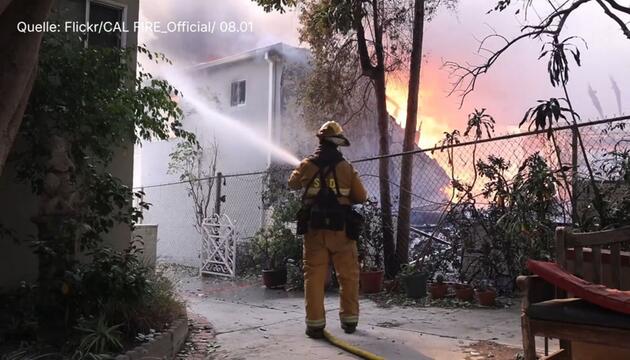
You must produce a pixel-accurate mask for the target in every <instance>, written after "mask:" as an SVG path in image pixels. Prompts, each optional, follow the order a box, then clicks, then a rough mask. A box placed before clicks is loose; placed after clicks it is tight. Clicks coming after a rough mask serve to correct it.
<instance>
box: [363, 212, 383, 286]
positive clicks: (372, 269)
mask: <svg viewBox="0 0 630 360" xmlns="http://www.w3.org/2000/svg"><path fill="white" fill-rule="evenodd" d="M361 215H363V218H364V220H365V225H364V226H363V228H362V229H361V234H360V235H359V240H358V244H357V247H358V250H359V263H360V266H361V272H360V274H359V279H360V284H361V291H363V292H364V293H366V294H374V293H379V292H381V291H382V290H383V277H384V273H385V272H384V271H383V229H382V227H381V221H380V216H381V214H380V208H379V207H378V204H377V203H376V202H375V201H373V200H368V201H367V202H366V203H365V204H364V205H363V206H362V207H361Z"/></svg>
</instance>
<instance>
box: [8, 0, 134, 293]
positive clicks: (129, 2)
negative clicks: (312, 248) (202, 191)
mask: <svg viewBox="0 0 630 360" xmlns="http://www.w3.org/2000/svg"><path fill="white" fill-rule="evenodd" d="M138 11H139V0H57V1H56V2H55V4H54V7H53V12H52V14H51V16H50V20H51V21H60V22H65V21H74V22H77V23H87V22H92V23H94V22H100V21H115V22H121V23H124V24H127V28H130V29H133V26H130V25H129V24H132V23H133V22H135V21H137V20H138ZM136 44H137V34H135V33H133V32H129V33H115V32H111V33H100V34H96V33H92V34H90V35H89V38H88V40H87V45H88V46H121V47H133V46H135V45H136ZM131 145H132V144H130V145H129V147H127V148H125V149H120V150H119V151H118V152H117V154H116V158H115V159H114V161H113V162H112V165H111V172H112V174H113V175H115V176H116V177H118V178H119V179H121V180H122V181H123V183H125V184H128V185H131V184H132V181H133V146H131ZM16 146H19V138H18V140H17V141H16ZM36 213H37V198H36V197H35V196H34V195H33V193H32V192H31V189H30V187H29V186H27V185H22V184H17V183H16V182H15V170H14V169H12V167H11V165H10V164H9V166H7V168H6V169H5V171H4V172H3V174H2V176H1V177H0V223H2V224H5V225H7V226H8V227H10V228H11V229H12V230H14V231H15V232H16V233H17V235H18V236H20V237H21V238H26V237H28V236H34V235H36V227H35V225H34V224H33V223H32V221H31V219H32V218H33V216H35V215H36ZM130 238H131V234H130V230H129V227H128V226H123V225H120V226H117V227H115V228H114V229H113V230H112V231H111V232H110V234H108V236H107V243H108V245H111V246H113V247H116V248H119V249H121V248H124V247H126V246H127V245H128V244H129V239H130ZM37 267H38V265H37V257H36V256H35V255H34V254H33V252H32V249H31V248H30V247H29V246H28V244H27V243H21V244H17V243H14V242H13V241H11V240H10V239H0V290H1V289H6V288H11V287H15V286H17V285H19V283H20V282H21V281H34V280H35V279H36V278H37Z"/></svg>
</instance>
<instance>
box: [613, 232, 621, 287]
mask: <svg viewBox="0 0 630 360" xmlns="http://www.w3.org/2000/svg"><path fill="white" fill-rule="evenodd" d="M610 268H611V272H612V286H613V287H615V288H617V289H621V244H619V243H615V244H612V245H611V246H610Z"/></svg>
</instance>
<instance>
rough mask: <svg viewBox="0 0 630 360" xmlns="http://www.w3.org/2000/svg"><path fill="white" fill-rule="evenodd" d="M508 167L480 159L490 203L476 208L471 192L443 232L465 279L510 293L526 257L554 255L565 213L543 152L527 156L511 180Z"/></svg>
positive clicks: (492, 159)
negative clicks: (556, 231)
mask: <svg viewBox="0 0 630 360" xmlns="http://www.w3.org/2000/svg"><path fill="white" fill-rule="evenodd" d="M509 168H510V164H509V163H508V162H506V161H505V160H504V159H502V158H499V157H494V156H490V157H489V158H488V161H487V162H485V161H479V162H478V163H477V169H478V171H479V174H480V176H481V177H483V178H484V180H485V183H484V187H483V189H482V191H481V194H480V195H481V196H483V197H484V198H485V199H486V200H488V201H489V203H488V204H487V205H485V206H481V205H479V204H477V202H476V201H475V198H476V195H475V194H472V192H471V191H472V190H469V192H468V195H467V196H465V197H464V200H463V201H461V202H459V203H457V204H455V205H454V206H453V207H452V208H451V209H450V211H449V213H448V214H447V221H446V222H447V224H448V225H447V226H446V227H445V228H444V229H443V231H444V234H445V235H446V237H447V238H448V239H449V240H450V241H451V248H450V249H449V253H450V256H449V258H450V259H451V260H452V261H453V267H454V268H455V270H456V271H457V272H458V275H459V280H460V281H462V282H466V283H468V282H471V281H472V280H474V279H487V280H492V281H493V282H495V283H497V284H501V285H502V287H503V289H502V290H504V291H508V292H509V291H511V290H512V287H513V281H512V280H513V279H514V278H515V277H516V276H517V275H519V274H521V273H522V272H523V271H524V266H525V260H526V259H527V258H537V259H540V258H549V257H550V256H552V254H553V248H552V244H553V241H552V240H553V233H554V229H555V220H556V219H557V218H558V215H559V212H560V206H559V204H558V199H557V188H558V179H557V177H558V175H557V172H555V171H552V170H551V169H550V168H549V166H548V165H547V163H546V161H545V160H544V159H543V158H542V157H541V156H540V155H539V154H534V155H532V156H530V157H528V158H527V159H526V160H525V161H524V162H523V164H521V166H520V167H519V168H518V171H517V173H516V174H515V175H514V176H512V177H508V176H507V171H508V169H509Z"/></svg>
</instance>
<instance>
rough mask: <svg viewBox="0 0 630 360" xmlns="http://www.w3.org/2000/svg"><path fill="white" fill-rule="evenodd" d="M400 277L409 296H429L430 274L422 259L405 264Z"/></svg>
mask: <svg viewBox="0 0 630 360" xmlns="http://www.w3.org/2000/svg"><path fill="white" fill-rule="evenodd" d="M400 277H401V280H402V282H403V285H404V286H405V292H406V294H407V297H409V298H412V299H420V298H423V297H425V296H427V280H428V279H429V274H428V272H427V271H426V270H425V269H424V267H423V266H422V263H421V262H420V261H415V262H414V263H410V264H405V265H403V266H402V269H401V271H400Z"/></svg>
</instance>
